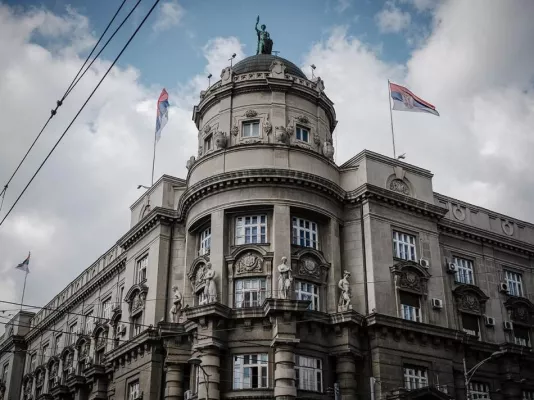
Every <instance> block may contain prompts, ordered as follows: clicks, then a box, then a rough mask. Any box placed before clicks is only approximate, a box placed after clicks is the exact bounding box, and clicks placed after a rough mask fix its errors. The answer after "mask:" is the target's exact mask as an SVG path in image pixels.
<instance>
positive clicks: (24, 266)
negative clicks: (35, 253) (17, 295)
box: [15, 253, 30, 273]
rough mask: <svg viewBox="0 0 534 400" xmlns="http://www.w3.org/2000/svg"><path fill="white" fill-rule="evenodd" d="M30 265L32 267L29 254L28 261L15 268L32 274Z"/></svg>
mask: <svg viewBox="0 0 534 400" xmlns="http://www.w3.org/2000/svg"><path fill="white" fill-rule="evenodd" d="M29 265H30V253H28V257H26V259H25V260H24V261H23V262H21V263H20V264H19V265H17V266H16V267H15V268H16V269H20V270H21V271H24V272H26V273H29V272H30V268H29Z"/></svg>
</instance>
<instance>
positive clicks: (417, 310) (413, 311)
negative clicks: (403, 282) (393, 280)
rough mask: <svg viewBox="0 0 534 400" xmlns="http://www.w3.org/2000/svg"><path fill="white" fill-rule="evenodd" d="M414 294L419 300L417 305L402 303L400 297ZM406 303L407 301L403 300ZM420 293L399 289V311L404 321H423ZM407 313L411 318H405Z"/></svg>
mask: <svg viewBox="0 0 534 400" xmlns="http://www.w3.org/2000/svg"><path fill="white" fill-rule="evenodd" d="M403 295H404V296H416V297H417V299H418V302H419V307H415V306H412V305H409V304H404V303H403V301H402V299H401V297H402V296H403ZM405 303H408V302H405ZM421 303H422V302H421V295H419V294H416V293H412V292H405V291H404V290H400V291H399V305H400V312H401V318H402V319H404V320H406V321H413V322H423V309H422V304H421ZM407 315H409V316H412V315H413V318H405V317H406V316H407ZM414 318H415V319H414Z"/></svg>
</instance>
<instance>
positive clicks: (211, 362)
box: [197, 231, 221, 400]
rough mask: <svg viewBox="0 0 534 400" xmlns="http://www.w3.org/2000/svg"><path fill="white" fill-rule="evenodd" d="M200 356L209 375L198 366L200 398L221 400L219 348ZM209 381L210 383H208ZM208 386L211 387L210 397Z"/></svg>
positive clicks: (208, 349) (200, 399)
mask: <svg viewBox="0 0 534 400" xmlns="http://www.w3.org/2000/svg"><path fill="white" fill-rule="evenodd" d="M212 232H213V231H212ZM199 358H200V359H201V360H202V368H204V370H205V371H206V374H207V375H209V376H208V377H207V380H206V377H205V376H204V372H203V371H202V368H200V367H199V368H198V371H197V373H198V374H199V385H198V400H203V399H205V400H219V399H220V392H219V382H220V380H221V378H220V372H219V368H220V366H221V359H220V357H219V349H217V348H216V347H208V348H204V349H202V353H200V354H199ZM208 381H209V383H208ZM207 388H209V398H208V393H206V392H207V390H206V389H207Z"/></svg>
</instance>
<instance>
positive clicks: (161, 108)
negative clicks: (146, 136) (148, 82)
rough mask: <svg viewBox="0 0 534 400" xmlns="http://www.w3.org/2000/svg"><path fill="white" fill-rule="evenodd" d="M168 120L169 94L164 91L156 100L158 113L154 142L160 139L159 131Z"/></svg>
mask: <svg viewBox="0 0 534 400" xmlns="http://www.w3.org/2000/svg"><path fill="white" fill-rule="evenodd" d="M168 120H169V94H168V93H167V91H166V90H165V89H163V90H162V91H161V94H160V95H159V99H158V112H157V117H156V142H157V141H158V140H159V139H160V138H161V131H162V130H163V128H164V127H165V125H167V121H168Z"/></svg>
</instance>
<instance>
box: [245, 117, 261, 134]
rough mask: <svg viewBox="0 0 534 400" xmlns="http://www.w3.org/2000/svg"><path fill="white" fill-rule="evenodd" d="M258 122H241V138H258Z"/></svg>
mask: <svg viewBox="0 0 534 400" xmlns="http://www.w3.org/2000/svg"><path fill="white" fill-rule="evenodd" d="M259 136H260V121H247V122H243V137H259Z"/></svg>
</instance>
